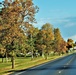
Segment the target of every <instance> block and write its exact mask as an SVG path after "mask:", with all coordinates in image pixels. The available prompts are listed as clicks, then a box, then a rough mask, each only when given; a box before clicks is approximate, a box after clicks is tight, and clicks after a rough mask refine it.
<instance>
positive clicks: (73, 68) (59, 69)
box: [11, 53, 76, 75]
mask: <svg viewBox="0 0 76 75" xmlns="http://www.w3.org/2000/svg"><path fill="white" fill-rule="evenodd" d="M11 75H76V53H74V54H71V55H68V56H65V57H62V58H60V59H57V60H54V61H50V62H48V63H45V64H42V65H39V66H36V67H32V68H30V69H27V70H23V71H20V72H15V73H13V74H11Z"/></svg>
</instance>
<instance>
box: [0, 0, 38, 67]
mask: <svg viewBox="0 0 76 75" xmlns="http://www.w3.org/2000/svg"><path fill="white" fill-rule="evenodd" d="M2 5H3V7H2V9H1V12H0V43H1V44H2V45H3V46H4V48H5V49H6V52H8V50H10V51H11V52H12V68H14V55H15V54H14V50H15V49H16V45H17V44H19V45H20V46H24V45H25V44H24V40H25V39H26V36H25V34H24V32H23V30H22V28H21V26H22V27H23V26H24V25H25V22H28V23H31V22H35V18H34V16H35V13H36V12H37V10H38V7H37V6H34V4H33V2H32V0H4V2H3V3H2ZM9 46H10V49H9Z"/></svg>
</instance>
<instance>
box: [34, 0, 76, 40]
mask: <svg viewBox="0 0 76 75" xmlns="http://www.w3.org/2000/svg"><path fill="white" fill-rule="evenodd" d="M33 2H34V4H35V5H37V6H38V7H39V12H38V13H37V14H36V19H37V22H38V23H37V24H35V26H36V27H39V28H40V27H41V26H42V25H43V24H45V23H50V24H52V25H53V26H54V28H59V29H60V31H61V35H62V37H63V38H64V39H65V40H67V39H68V38H71V39H73V40H74V41H76V31H75V30H76V0H33Z"/></svg>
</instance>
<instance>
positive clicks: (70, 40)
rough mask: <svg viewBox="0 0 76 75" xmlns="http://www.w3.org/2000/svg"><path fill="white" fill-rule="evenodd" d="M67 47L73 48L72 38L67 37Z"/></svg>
mask: <svg viewBox="0 0 76 75" xmlns="http://www.w3.org/2000/svg"><path fill="white" fill-rule="evenodd" d="M66 47H67V48H68V50H69V49H70V48H73V40H72V39H68V40H67V46H66Z"/></svg>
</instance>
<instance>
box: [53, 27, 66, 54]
mask: <svg viewBox="0 0 76 75" xmlns="http://www.w3.org/2000/svg"><path fill="white" fill-rule="evenodd" d="M64 46H65V42H64V40H63V38H62V36H61V33H60V30H59V28H56V29H54V52H57V53H58V54H59V55H60V54H61V53H62V49H63V47H64Z"/></svg>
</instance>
